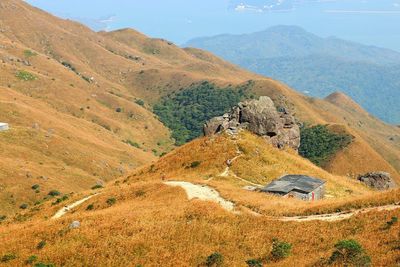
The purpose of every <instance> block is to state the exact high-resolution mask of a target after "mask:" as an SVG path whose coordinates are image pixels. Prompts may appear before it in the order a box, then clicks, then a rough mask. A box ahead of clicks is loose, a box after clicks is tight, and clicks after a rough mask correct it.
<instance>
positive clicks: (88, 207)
mask: <svg viewBox="0 0 400 267" xmlns="http://www.w3.org/2000/svg"><path fill="white" fill-rule="evenodd" d="M86 210H94V205H93V204H90V205H89V206H87V207H86Z"/></svg>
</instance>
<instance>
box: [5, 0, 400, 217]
mask: <svg viewBox="0 0 400 267" xmlns="http://www.w3.org/2000/svg"><path fill="white" fill-rule="evenodd" d="M0 16H1V18H2V25H3V26H4V27H3V26H2V27H3V28H4V29H6V30H5V31H4V32H2V33H1V34H0V42H1V45H2V46H3V47H4V49H1V50H0V56H1V59H2V60H3V61H4V62H2V64H1V69H0V74H1V75H0V90H1V94H0V111H1V112H0V121H5V122H10V123H11V126H12V128H13V129H15V130H12V131H11V132H10V133H8V134H2V135H0V143H1V145H2V147H4V148H6V147H7V150H6V149H4V150H2V151H1V152H0V153H2V154H1V155H0V156H1V159H2V161H1V160H0V164H1V166H2V168H1V170H2V173H1V177H0V179H1V181H2V183H3V184H5V187H6V189H5V191H4V192H6V193H4V194H3V195H2V196H0V199H1V203H3V204H4V205H2V208H0V212H1V209H3V211H2V212H3V213H4V212H6V213H10V212H12V210H15V208H16V207H17V206H18V205H19V204H20V203H22V202H24V201H29V202H31V201H34V200H35V199H36V195H35V194H33V192H32V191H31V190H28V193H27V191H26V189H27V187H29V186H28V184H29V183H31V182H30V181H29V180H28V181H26V180H24V179H25V178H24V177H25V176H26V173H27V172H30V173H33V175H34V176H35V177H37V176H48V177H54V180H53V181H54V182H52V183H51V184H50V183H49V184H48V185H45V186H46V188H47V187H49V188H50V187H57V188H59V189H60V190H63V191H80V190H82V189H87V188H88V186H89V185H90V184H93V182H94V181H95V180H98V179H104V180H110V179H112V178H115V177H116V176H117V175H120V173H119V171H118V169H120V165H121V164H120V163H121V162H122V165H123V167H124V169H125V170H130V169H133V168H135V167H138V166H140V165H142V164H145V163H149V162H151V161H152V160H155V159H156V157H154V155H153V152H152V150H153V149H155V150H157V152H158V154H159V153H161V152H163V151H168V150H169V149H171V148H172V140H170V137H169V132H168V130H167V129H166V128H165V127H164V126H163V125H162V124H161V123H160V122H159V121H158V120H157V118H155V117H154V115H153V113H152V112H151V110H150V109H151V105H150V104H152V103H154V102H156V101H157V99H159V98H160V97H162V96H163V95H166V94H168V93H170V92H173V91H176V90H179V89H181V88H184V87H186V86H188V85H190V84H192V83H193V82H198V81H203V80H210V81H213V82H215V83H217V84H219V85H227V84H231V83H232V84H240V83H243V82H246V81H247V80H250V79H251V80H255V81H256V82H255V85H254V88H253V90H254V92H255V93H256V94H258V95H268V96H271V97H272V98H273V99H274V100H275V101H276V103H278V104H279V105H281V104H282V105H284V106H288V107H290V108H291V109H293V110H294V111H295V112H296V116H297V117H298V118H299V119H300V120H302V121H305V122H309V123H336V124H340V125H346V127H348V128H349V129H350V131H351V132H354V134H355V135H357V140H356V142H355V145H353V146H351V147H350V148H349V149H348V150H347V151H344V152H343V153H342V154H339V155H338V156H337V157H335V158H334V159H333V160H332V162H331V164H330V165H329V170H331V171H333V172H335V173H337V174H340V175H344V174H347V173H349V172H351V173H353V172H354V173H355V172H364V171H369V170H371V169H372V167H371V166H373V168H374V169H375V168H376V169H378V168H379V170H386V171H389V172H391V173H392V175H393V176H394V177H395V178H396V179H398V178H397V177H398V174H397V173H396V170H399V168H400V165H399V164H400V163H399V162H400V154H399V153H400V152H399V151H400V144H399V142H397V141H395V142H393V141H390V140H389V138H390V137H391V136H396V135H399V134H400V129H399V128H396V127H392V126H389V125H385V124H383V123H382V122H380V121H378V120H376V119H374V118H372V117H371V116H370V115H368V114H367V113H366V112H364V111H362V109H361V108H359V107H358V106H356V104H355V103H353V102H352V101H351V100H350V99H348V98H347V97H345V96H343V95H340V94H336V95H333V96H331V97H330V98H328V99H327V100H313V99H309V98H306V97H304V96H302V95H300V94H298V93H296V92H294V91H293V90H292V89H290V88H288V87H287V86H285V85H283V84H281V83H279V82H276V81H273V80H271V79H268V78H265V77H261V76H258V75H255V74H251V73H249V72H246V71H243V70H241V69H239V68H237V67H236V66H233V65H231V64H229V63H227V62H224V61H223V60H221V59H219V58H217V57H215V56H213V55H212V54H210V53H208V52H205V51H201V50H198V49H193V48H187V49H180V48H179V47H177V46H175V45H174V44H171V43H170V42H168V41H164V40H159V39H150V38H148V37H146V36H145V35H143V34H140V33H138V32H136V31H134V30H129V29H128V30H120V31H115V32H111V33H95V32H93V31H91V30H90V29H88V28H87V27H84V26H82V25H80V24H79V23H75V22H72V21H68V20H62V19H59V18H56V17H54V16H51V15H49V14H47V13H45V12H43V11H41V10H38V9H36V8H33V7H31V6H29V5H28V4H27V3H25V2H23V1H19V0H3V1H2V3H1V6H0ZM16 18H18V19H16ZM26 51H32V52H34V53H35V55H33V56H32V55H30V56H27V55H26ZM26 60H28V61H29V63H30V65H31V66H27V65H26V64H24V61H26ZM61 62H68V63H70V64H72V65H73V66H74V67H75V68H76V71H77V72H79V73H80V75H83V76H85V77H88V78H90V77H93V78H94V80H93V82H92V83H88V82H86V81H85V80H83V79H82V78H81V77H80V76H79V75H77V74H76V73H74V72H73V71H71V70H69V69H68V68H66V67H64V66H63V65H62V64H61ZM28 65H29V64H28ZM19 70H25V71H28V72H30V73H32V74H34V75H35V76H36V77H37V79H36V80H33V81H21V80H19V79H17V77H16V73H17V72H18V71H19ZM137 99H144V100H145V102H146V105H145V107H141V106H139V105H136V104H135V103H134V101H135V100H137ZM117 107H121V108H122V109H123V112H122V113H117V112H115V110H116V108H117ZM35 122H37V123H38V124H39V125H40V126H41V129H42V130H41V132H40V134H39V135H35V134H33V133H34V131H32V129H31V127H32V125H33V123H35ZM360 122H361V126H359V125H360ZM71 125H73V127H71ZM53 128H54V129H55V133H56V134H55V137H54V139H53V142H51V143H50V144H51V145H50V146H49V144H48V141H47V140H46V138H43V135H45V131H47V130H48V129H53ZM105 128H107V129H110V130H106V129H105ZM10 135H14V136H13V137H12V138H11V137H10ZM17 135H20V136H17ZM27 136H29V137H27ZM32 136H33V137H32ZM127 139H129V140H132V141H133V142H137V143H138V144H139V145H140V146H141V147H142V149H135V148H132V147H129V146H127V145H126V144H123V143H122V142H121V141H122V140H127ZM159 144H161V146H160V145H159ZM47 146H49V148H47ZM13 147H16V149H14V150H12V148H13ZM64 150H66V151H64ZM142 150H144V151H142ZM5 151H7V152H5ZM10 151H15V152H14V153H13V152H10ZM18 153H23V155H24V160H25V161H24V163H21V162H19V161H18V160H16V159H17V158H18V157H19V156H18ZM67 153H68V154H67ZM353 158H354V159H356V160H355V162H354V164H352V166H348V164H345V163H347V162H351V161H352V160H353ZM371 160H372V161H373V162H374V164H369V162H370V161H371ZM216 164H217V163H216ZM216 164H214V166H213V168H220V167H222V166H221V165H218V166H217V165H216ZM218 164H220V163H218ZM249 164H251V163H249ZM102 166H103V167H102ZM104 166H105V167H104ZM239 166H240V165H237V166H235V167H236V168H239ZM392 166H393V167H394V168H396V170H393V168H392ZM350 167H351V168H350ZM63 168H65V170H64V171H62V172H60V169H63ZM200 168H201V167H200ZM213 171H214V170H208V171H207V172H204V174H203V176H207V175H210V173H212V172H213ZM237 171H238V172H240V173H243V175H244V176H246V175H247V176H251V179H259V178H260V175H261V174H262V173H261V172H260V169H257V168H256V169H254V170H247V174H246V173H245V171H244V170H239V169H238V170H237ZM262 171H263V172H268V170H267V168H265V169H263V170H262ZM276 174H277V173H276V171H275V173H273V172H272V173H270V174H269V175H276ZM265 181H267V180H265ZM265 181H263V182H265ZM398 181H399V180H398ZM18 183H20V184H23V185H24V186H21V187H17V186H16V185H17V184H18ZM46 190H47V189H46ZM342 191H343V190H342ZM22 192H23V193H24V194H20V193H22ZM10 195H14V197H16V199H11V198H10V197H9V196H10ZM40 197H42V195H41V196H40ZM5 206H6V208H3V207H5ZM0 214H1V213H0Z"/></svg>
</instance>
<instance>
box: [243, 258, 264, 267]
mask: <svg viewBox="0 0 400 267" xmlns="http://www.w3.org/2000/svg"><path fill="white" fill-rule="evenodd" d="M246 264H247V266H248V267H263V264H262V260H259V259H251V260H247V261H246Z"/></svg>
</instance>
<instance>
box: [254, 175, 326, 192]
mask: <svg viewBox="0 0 400 267" xmlns="http://www.w3.org/2000/svg"><path fill="white" fill-rule="evenodd" d="M323 184H325V181H322V180H320V179H317V178H313V177H309V176H305V175H286V176H283V177H281V178H279V179H276V180H275V181H273V182H272V183H270V184H269V185H267V186H266V187H264V188H263V189H262V190H261V191H263V192H275V193H289V192H291V191H293V190H297V191H302V192H305V193H310V192H312V191H314V190H315V189H317V188H318V187H320V186H321V185H323Z"/></svg>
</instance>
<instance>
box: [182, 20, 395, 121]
mask: <svg viewBox="0 0 400 267" xmlns="http://www.w3.org/2000/svg"><path fill="white" fill-rule="evenodd" d="M185 46H192V47H197V48H201V49H206V50H208V51H211V52H213V53H215V54H216V55H218V56H221V57H222V58H224V59H226V60H228V61H231V62H233V63H235V64H238V65H240V66H242V67H244V68H246V69H248V70H251V71H254V72H257V73H259V74H262V75H266V76H269V77H272V78H274V79H278V80H281V81H283V82H285V83H287V84H288V85H289V86H291V87H293V88H294V89H297V90H298V91H301V92H303V93H307V94H310V95H312V96H316V97H325V96H327V95H329V94H330V93H333V92H335V91H343V92H345V93H346V94H347V95H349V96H350V97H352V98H353V99H355V100H356V101H357V102H358V103H360V104H361V105H362V106H363V107H364V108H365V109H366V110H367V111H369V112H371V113H372V114H374V115H375V116H377V117H379V118H381V119H383V120H385V121H387V122H389V123H393V124H398V123H399V122H400V108H399V107H398V105H396V102H397V101H398V99H400V90H399V88H400V81H399V79H398V77H399V69H400V68H399V66H400V63H399V62H400V61H399V60H400V53H398V52H395V51H392V50H389V49H383V48H378V47H373V46H365V45H360V44H357V43H354V42H349V41H345V40H341V39H338V38H334V37H329V38H321V37H318V36H316V35H314V34H311V33H308V32H306V31H305V30H303V29H301V28H299V27H296V26H276V27H272V28H269V29H267V30H265V31H262V32H257V33H252V34H243V35H219V36H214V37H207V38H198V39H194V40H191V41H189V42H188V43H187V44H185Z"/></svg>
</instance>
